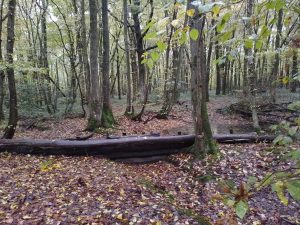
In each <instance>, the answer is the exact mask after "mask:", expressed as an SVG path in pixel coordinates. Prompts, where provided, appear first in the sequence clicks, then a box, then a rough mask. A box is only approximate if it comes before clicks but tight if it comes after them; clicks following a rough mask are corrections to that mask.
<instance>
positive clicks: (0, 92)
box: [0, 0, 5, 122]
mask: <svg viewBox="0 0 300 225" xmlns="http://www.w3.org/2000/svg"><path fill="white" fill-rule="evenodd" d="M3 5H4V0H2V1H1V3H0V62H2V61H3V56H2V27H3V26H2V24H3ZM4 78H5V71H4V70H3V69H1V70H0V122H1V121H2V120H4V110H3V101H4V94H5V93H4Z"/></svg>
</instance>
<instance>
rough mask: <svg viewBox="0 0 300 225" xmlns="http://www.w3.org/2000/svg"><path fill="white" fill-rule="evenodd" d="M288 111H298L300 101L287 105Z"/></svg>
mask: <svg viewBox="0 0 300 225" xmlns="http://www.w3.org/2000/svg"><path fill="white" fill-rule="evenodd" d="M288 109H291V110H300V101H296V102H293V103H291V104H289V105H288Z"/></svg>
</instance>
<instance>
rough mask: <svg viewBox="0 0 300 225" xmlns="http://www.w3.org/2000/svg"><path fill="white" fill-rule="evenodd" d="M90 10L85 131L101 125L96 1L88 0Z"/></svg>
mask: <svg viewBox="0 0 300 225" xmlns="http://www.w3.org/2000/svg"><path fill="white" fill-rule="evenodd" d="M89 9H90V65H91V67H90V70H91V71H90V72H91V74H90V85H91V86H90V94H89V96H90V99H89V118H88V124H87V130H90V131H93V130H95V129H96V128H98V127H100V125H101V101H100V96H99V90H100V80H99V71H98V52H99V30H98V18H97V4H96V0H89Z"/></svg>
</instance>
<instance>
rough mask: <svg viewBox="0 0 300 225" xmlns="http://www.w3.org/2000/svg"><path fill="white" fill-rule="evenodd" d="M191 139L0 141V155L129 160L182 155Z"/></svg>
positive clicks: (251, 138)
mask: <svg viewBox="0 0 300 225" xmlns="http://www.w3.org/2000/svg"><path fill="white" fill-rule="evenodd" d="M274 138H275V136H272V135H264V136H258V135H256V134H252V133H251V134H218V135H214V139H215V140H216V141H217V142H219V143H250V142H271V141H273V139H274ZM194 139H195V136H194V135H178V136H161V137H154V136H140V137H130V136H129V137H119V138H118V139H97V140H85V141H80V140H74V141H73V140H72V141H68V140H35V139H12V140H8V139H0V152H5V151H7V152H14V153H20V154H37V155H103V156H107V157H109V158H113V159H117V158H130V157H149V156H160V155H169V154H174V153H178V152H183V151H186V149H187V148H188V147H190V146H192V145H193V144H194Z"/></svg>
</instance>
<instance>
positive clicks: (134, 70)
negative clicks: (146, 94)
mask: <svg viewBox="0 0 300 225" xmlns="http://www.w3.org/2000/svg"><path fill="white" fill-rule="evenodd" d="M130 34H131V35H130ZM130 34H129V36H130V40H131V42H130V44H131V46H130V48H131V51H130V58H131V64H130V65H131V74H132V101H133V102H134V101H136V99H137V94H138V66H137V61H136V51H135V47H136V46H135V42H134V39H135V38H134V35H133V34H132V33H131V32H130ZM132 114H133V113H132Z"/></svg>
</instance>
